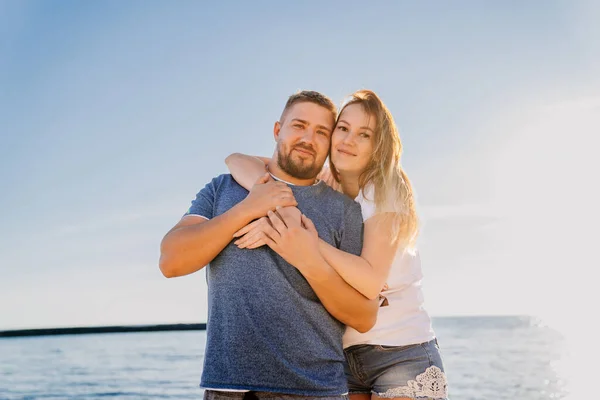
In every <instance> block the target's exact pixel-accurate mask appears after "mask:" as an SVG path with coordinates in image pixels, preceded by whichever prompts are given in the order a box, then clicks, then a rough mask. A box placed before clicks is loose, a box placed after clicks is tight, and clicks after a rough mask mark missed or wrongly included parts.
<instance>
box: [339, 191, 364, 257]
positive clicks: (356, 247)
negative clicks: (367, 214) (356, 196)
mask: <svg viewBox="0 0 600 400" xmlns="http://www.w3.org/2000/svg"><path fill="white" fill-rule="evenodd" d="M360 208H361V207H360V206H359V205H358V203H355V202H352V203H351V204H350V205H349V206H347V207H345V210H344V218H343V222H344V225H343V226H342V235H341V240H340V247H339V249H340V250H342V251H344V252H346V253H350V254H354V255H357V256H358V255H360V253H361V251H362V246H363V219H362V213H361V210H360Z"/></svg>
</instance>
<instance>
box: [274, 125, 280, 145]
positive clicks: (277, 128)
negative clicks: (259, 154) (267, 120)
mask: <svg viewBox="0 0 600 400" xmlns="http://www.w3.org/2000/svg"><path fill="white" fill-rule="evenodd" d="M280 130H281V123H280V122H279V121H277V122H275V125H274V126H273V137H274V138H275V141H278V140H279V131H280Z"/></svg>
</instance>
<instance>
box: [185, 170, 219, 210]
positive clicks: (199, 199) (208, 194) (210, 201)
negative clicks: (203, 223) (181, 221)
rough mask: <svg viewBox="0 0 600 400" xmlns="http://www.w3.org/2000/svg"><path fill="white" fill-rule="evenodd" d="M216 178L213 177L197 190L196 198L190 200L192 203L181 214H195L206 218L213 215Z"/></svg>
mask: <svg viewBox="0 0 600 400" xmlns="http://www.w3.org/2000/svg"><path fill="white" fill-rule="evenodd" d="M217 180H218V178H214V179H213V180H212V181H210V182H209V183H207V184H206V186H204V189H202V190H201V191H199V192H198V194H197V195H196V198H195V199H194V200H193V201H192V205H191V206H190V208H189V209H188V210H187V212H186V213H185V214H184V215H183V216H184V217H185V216H186V215H196V216H199V217H203V218H206V219H211V218H213V217H214V204H215V194H216V187H217V186H218V185H217Z"/></svg>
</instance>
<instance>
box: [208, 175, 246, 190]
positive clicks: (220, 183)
mask: <svg viewBox="0 0 600 400" xmlns="http://www.w3.org/2000/svg"><path fill="white" fill-rule="evenodd" d="M208 184H209V185H211V186H212V187H213V188H214V189H215V190H218V189H222V188H228V187H235V186H237V187H241V186H240V185H238V183H237V182H236V181H235V179H233V176H231V174H221V175H217V176H215V177H214V178H212V180H211V181H210V182H209V183H208Z"/></svg>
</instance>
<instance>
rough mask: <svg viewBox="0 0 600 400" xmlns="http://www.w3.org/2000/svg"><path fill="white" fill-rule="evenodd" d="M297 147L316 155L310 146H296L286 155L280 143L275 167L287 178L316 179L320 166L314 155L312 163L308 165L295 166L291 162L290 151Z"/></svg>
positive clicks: (295, 164)
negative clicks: (277, 166)
mask: <svg viewBox="0 0 600 400" xmlns="http://www.w3.org/2000/svg"><path fill="white" fill-rule="evenodd" d="M296 147H299V148H302V149H306V150H309V151H312V152H313V153H316V152H315V150H314V149H313V148H311V147H310V146H303V145H296V146H294V147H292V148H291V149H290V151H289V152H288V153H287V154H286V153H285V151H284V149H283V146H282V145H281V143H280V144H279V145H278V146H277V165H279V168H281V169H282V170H283V172H285V173H286V174H288V175H289V176H292V177H294V178H296V179H312V178H316V177H317V175H318V174H319V172H321V168H322V167H323V166H322V165H320V166H319V165H317V162H316V155H315V158H314V161H313V163H312V164H310V165H306V164H297V163H295V162H294V161H293V160H292V156H291V154H292V151H293V150H294V148H296Z"/></svg>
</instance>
